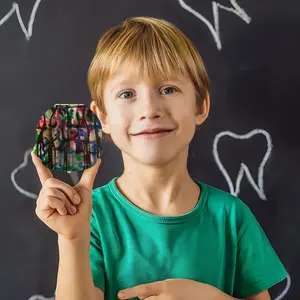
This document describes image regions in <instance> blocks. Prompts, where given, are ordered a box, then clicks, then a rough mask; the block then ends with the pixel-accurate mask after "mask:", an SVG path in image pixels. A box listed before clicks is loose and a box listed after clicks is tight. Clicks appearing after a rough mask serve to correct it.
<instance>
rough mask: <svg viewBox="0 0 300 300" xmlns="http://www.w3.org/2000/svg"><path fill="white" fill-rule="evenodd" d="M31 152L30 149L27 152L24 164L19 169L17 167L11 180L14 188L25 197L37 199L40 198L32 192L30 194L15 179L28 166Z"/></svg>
mask: <svg viewBox="0 0 300 300" xmlns="http://www.w3.org/2000/svg"><path fill="white" fill-rule="evenodd" d="M31 151H32V149H28V150H26V151H25V154H24V160H23V162H22V163H21V164H20V165H19V166H18V167H16V168H15V169H14V170H13V171H12V173H11V176H10V178H11V181H12V183H13V185H14V187H15V188H16V190H17V191H19V192H20V193H21V194H23V195H25V196H27V197H29V198H31V199H37V197H38V196H37V195H36V194H34V193H30V192H28V191H26V190H24V189H22V188H21V187H20V186H19V185H18V184H17V182H16V179H15V176H16V174H17V173H18V172H19V171H20V170H21V169H23V168H25V167H26V166H27V165H28V157H29V155H30V153H31Z"/></svg>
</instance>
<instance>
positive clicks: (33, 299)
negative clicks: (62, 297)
mask: <svg viewBox="0 0 300 300" xmlns="http://www.w3.org/2000/svg"><path fill="white" fill-rule="evenodd" d="M28 300H55V297H51V298H45V297H44V296H43V295H34V296H31V297H30V298H29V299H28Z"/></svg>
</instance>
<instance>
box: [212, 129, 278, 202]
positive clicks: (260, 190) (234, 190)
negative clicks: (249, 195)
mask: <svg viewBox="0 0 300 300" xmlns="http://www.w3.org/2000/svg"><path fill="white" fill-rule="evenodd" d="M257 134H262V135H263V136H265V138H266V141H267V150H266V153H265V155H264V157H263V159H262V161H261V163H260V165H259V167H258V180H257V181H258V182H257V183H256V182H255V180H254V179H253V177H252V175H251V173H250V171H249V168H248V167H247V165H246V164H245V163H243V162H242V163H241V165H240V170H239V172H238V175H237V178H236V181H235V187H234V185H233V180H232V179H231V177H230V176H229V174H228V172H227V170H226V169H225V167H224V165H223V164H222V162H221V160H220V156H219V150H218V144H219V141H220V139H221V138H222V137H224V136H230V137H232V138H234V139H238V140H247V139H250V138H251V137H253V136H254V135H257ZM271 151H272V140H271V136H270V134H269V133H268V132H267V131H265V130H263V129H254V130H252V131H250V132H249V133H247V134H244V135H239V134H235V133H233V132H231V131H223V132H220V133H219V134H217V135H216V137H215V139H214V143H213V156H214V159H215V162H216V164H217V166H218V168H219V169H220V171H221V173H222V174H223V176H224V177H225V179H226V181H227V184H228V187H229V190H230V193H231V194H233V195H235V196H238V194H239V193H240V186H241V181H242V179H243V177H244V175H246V177H247V179H248V181H249V183H250V184H251V185H252V187H253V188H254V190H255V191H256V192H257V194H258V196H259V197H260V198H261V199H262V200H267V197H266V194H265V192H264V167H265V164H266V162H267V160H268V159H269V157H270V155H271Z"/></svg>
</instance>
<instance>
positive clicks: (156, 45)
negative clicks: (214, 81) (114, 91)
mask: <svg viewBox="0 0 300 300" xmlns="http://www.w3.org/2000/svg"><path fill="white" fill-rule="evenodd" d="M124 63H126V64H129V65H130V66H137V68H136V70H138V71H139V72H140V75H142V76H147V78H149V79H150V81H151V82H156V81H157V80H169V79H171V78H172V75H173V76H174V74H181V75H183V76H188V77H189V78H190V80H191V81H192V83H193V85H194V87H195V91H196V101H197V103H199V104H202V101H203V99H204V98H205V97H207V95H208V93H209V78H208V75H207V72H206V70H205V67H204V64H203V61H202V58H201V56H200V54H199V52H198V50H197V48H196V47H195V45H194V44H193V43H192V42H191V40H190V39H189V38H188V37H187V36H185V35H184V33H183V32H181V31H180V30H179V29H178V28H177V27H176V26H175V25H173V24H172V23H170V22H168V21H166V20H163V19H157V18H153V17H130V18H128V19H126V20H125V21H124V22H122V23H121V24H119V25H117V26H115V27H113V28H111V29H109V30H108V31H107V32H105V33H104V35H103V36H102V37H101V38H100V40H99V42H98V45H97V48H96V52H95V55H94V57H93V60H92V62H91V64H90V67H89V70H88V86H89V90H90V93H91V97H92V100H93V101H95V103H96V105H97V106H98V108H99V110H100V111H102V112H104V113H105V112H106V110H105V106H104V99H103V91H104V86H105V83H106V81H107V80H108V79H110V78H111V77H112V76H114V75H115V73H116V71H117V69H118V67H120V66H121V65H123V64H124Z"/></svg>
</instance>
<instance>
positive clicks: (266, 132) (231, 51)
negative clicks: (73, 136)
mask: <svg viewBox="0 0 300 300" xmlns="http://www.w3.org/2000/svg"><path fill="white" fill-rule="evenodd" d="M218 3H219V4H218ZM213 12H214V13H213ZM141 15H146V16H154V17H161V18H165V19H167V20H169V21H171V22H173V23H175V24H176V25H177V26H178V27H179V28H180V29H181V30H183V32H185V33H186V34H187V35H188V36H189V37H190V38H191V39H192V40H193V41H194V43H195V44H196V46H197V47H198V49H199V50H200V53H201V54H202V56H203V59H204V61H205V63H206V66H207V69H208V72H209V75H210V78H211V81H212V93H211V99H212V107H211V113H210V116H209V119H208V121H207V122H206V123H205V124H204V125H203V126H202V128H201V129H200V131H199V132H197V134H196V136H195V138H194V140H193V142H192V145H191V149H190V158H189V169H190V172H191V174H192V175H193V177H195V178H197V179H199V180H202V181H204V182H206V183H208V184H211V185H214V186H216V187H218V188H221V189H224V190H226V191H230V192H232V193H235V194H237V195H238V196H239V197H240V198H241V199H242V200H243V201H244V202H245V203H246V204H247V205H248V206H249V207H250V208H251V209H252V211H253V213H254V214H255V216H256V217H257V219H258V220H259V222H260V224H261V225H262V227H263V228H264V230H265V232H266V234H267V236H268V238H269V239H270V241H271V243H272V245H273V247H274V248H275V250H276V251H277V253H278V254H279V256H280V258H281V259H282V262H283V263H284V265H285V267H286V268H287V270H288V272H289V275H290V277H289V278H288V279H287V280H284V281H283V282H281V283H280V284H278V285H277V286H276V287H274V288H273V289H271V294H272V299H277V300H278V299H282V298H284V299H286V300H292V299H299V298H300V285H299V284H298V282H299V281H300V272H299V268H300V259H299V253H300V238H299V229H300V218H299V212H300V204H299V190H298V189H299V179H300V168H299V166H300V158H299V151H300V137H299V128H300V126H299V124H298V122H299V120H300V118H299V100H298V98H299V96H298V92H299V79H300V76H299V70H300V63H299V53H300V47H299V46H300V41H299V28H300V4H299V1H296V0H290V1H283V0H282V1H275V0H264V1H259V0H256V1H253V0H244V1H237V2H236V1H234V0H231V1H229V0H226V1H225V0H219V1H218V0H217V2H216V3H214V4H213V1H209V0H203V1H201V0H186V2H184V1H181V0H178V1H177V0H152V1H140V0H127V1H122V0H110V1H100V0H97V1H96V0H89V1H87V0H76V1H71V0H65V1H62V0H53V1H49V0H48V1H46V0H42V1H40V0H26V1H25V0H22V1H21V0H19V1H18V2H17V4H13V2H12V1H11V0H1V2H0V24H1V25H0V97H1V98H0V99H1V108H0V111H1V118H0V128H2V131H1V149H0V153H1V157H2V167H1V168H0V178H1V183H0V194H1V209H0V222H1V223H0V225H1V226H0V230H1V247H0V299H1V300H2V299H3V300H7V299H13V300H28V299H31V300H33V299H35V300H38V299H39V300H41V299H44V298H43V296H44V297H47V298H51V299H52V297H53V294H54V293H53V291H54V289H55V282H56V273H57V259H58V257H57V243H56V235H55V234H54V233H53V232H52V231H50V230H49V229H48V228H47V227H46V226H45V225H44V224H42V223H41V222H40V221H39V219H38V218H37V217H36V215H35V212H34V209H35V200H36V195H37V194H38V193H39V190H40V183H39V180H38V177H37V175H36V172H35V169H34V167H33V165H32V162H31V159H30V157H29V160H27V159H28V155H29V151H30V149H31V147H32V146H33V144H34V142H35V126H36V123H37V121H38V119H39V117H40V116H41V114H42V113H43V112H45V111H46V110H47V109H48V108H50V107H51V106H52V105H53V104H55V103H85V104H89V102H90V95H89V92H88V88H87V84H86V73H87V69H88V66H89V63H90V61H91V59H92V56H93V53H94V50H95V47H96V44H97V40H98V39H99V37H100V35H101V34H103V33H104V31H105V30H107V29H108V28H109V27H111V26H114V25H116V24H117V23H119V22H120V21H122V20H124V19H125V18H126V17H128V16H141ZM217 24H219V28H218V26H217ZM296 82H297V83H298V84H297V85H296ZM272 145H273V146H272ZM104 147H105V149H104V157H103V164H102V166H101V168H100V172H99V174H98V176H97V179H96V183H95V186H99V185H103V184H105V183H107V182H108V181H109V180H110V179H111V178H112V177H113V176H118V175H120V174H121V172H122V162H121V157H120V153H119V151H118V150H117V149H116V148H115V146H113V145H112V144H110V143H109V142H108V143H106V144H105V145H104ZM238 174H239V175H238ZM58 175H59V176H60V177H59V178H61V179H64V180H66V181H67V182H69V183H72V182H76V180H77V178H78V177H77V176H78V175H80V174H72V177H71V176H70V175H68V174H65V175H63V174H58ZM34 295H35V296H34ZM37 295H40V296H37ZM42 295H43V296H42Z"/></svg>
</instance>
